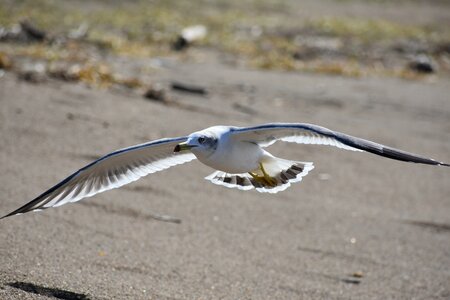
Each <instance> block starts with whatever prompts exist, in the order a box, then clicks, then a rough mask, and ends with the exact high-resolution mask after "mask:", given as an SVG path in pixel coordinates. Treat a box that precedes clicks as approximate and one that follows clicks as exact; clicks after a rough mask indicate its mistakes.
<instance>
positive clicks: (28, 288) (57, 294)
mask: <svg viewBox="0 0 450 300" xmlns="http://www.w3.org/2000/svg"><path fill="white" fill-rule="evenodd" d="M8 285H9V286H11V287H14V288H16V289H21V290H22V291H25V292H28V293H33V294H38V295H41V296H47V297H53V298H57V299H64V300H80V299H81V300H87V299H89V297H88V296H87V295H85V294H78V293H74V292H69V291H65V290H61V289H56V288H49V287H44V286H40V285H36V284H33V283H29V282H20V281H16V282H10V283H8Z"/></svg>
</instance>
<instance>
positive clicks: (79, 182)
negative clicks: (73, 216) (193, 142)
mask: <svg viewBox="0 0 450 300" xmlns="http://www.w3.org/2000/svg"><path fill="white" fill-rule="evenodd" d="M186 140H187V137H179V138H171V139H161V140H156V141H152V142H149V143H145V144H140V145H136V146H132V147H128V148H124V149H121V150H117V151H115V152H112V153H110V154H107V155H105V156H103V157H101V158H99V159H97V160H96V161H94V162H92V163H90V164H89V165H87V166H85V167H83V168H81V169H80V170H78V171H76V172H75V173H73V174H72V175H70V176H69V177H67V178H66V179H64V180H63V181H61V182H60V183H58V184H57V185H55V186H54V187H52V188H50V189H49V190H48V191H46V192H44V193H43V194H41V195H39V196H38V197H36V198H35V199H34V200H32V201H30V202H29V203H27V204H25V205H24V206H22V207H20V208H19V209H17V210H15V211H13V212H11V213H10V214H8V215H6V216H4V217H2V218H6V217H9V216H12V215H16V214H21V213H25V212H29V211H33V210H42V209H46V208H49V207H55V206H60V205H63V204H66V203H69V202H76V201H78V200H81V199H83V198H86V197H90V196H93V195H95V194H97V193H101V192H103V191H107V190H110V189H114V188H118V187H120V186H122V185H125V184H127V183H130V182H133V181H135V180H138V179H139V178H141V177H143V176H146V175H148V174H150V173H155V172H158V171H162V170H164V169H167V168H170V167H172V166H175V165H178V164H182V163H185V162H188V161H191V160H193V159H195V155H194V154H192V153H190V152H187V153H181V154H180V153H174V151H173V149H174V148H175V146H176V145H177V144H178V143H181V142H184V141H186Z"/></svg>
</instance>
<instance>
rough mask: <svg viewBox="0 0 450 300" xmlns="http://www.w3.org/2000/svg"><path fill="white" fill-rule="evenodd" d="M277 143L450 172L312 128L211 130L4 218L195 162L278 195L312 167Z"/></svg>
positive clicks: (160, 143) (107, 164)
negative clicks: (277, 151)
mask: <svg viewBox="0 0 450 300" xmlns="http://www.w3.org/2000/svg"><path fill="white" fill-rule="evenodd" d="M276 141H283V142H292V143H298V144H316V145H330V146H335V147H338V148H341V149H345V150H351V151H365V152H370V153H373V154H377V155H380V156H384V157H387V158H391V159H395V160H400V161H405V162H413V163H419V164H428V165H436V166H446V167H450V164H447V163H443V162H439V161H436V160H434V159H431V158H426V157H423V156H419V155H416V154H412V153H408V152H405V151H402V150H398V149H395V148H391V147H388V146H385V145H381V144H378V143H375V142H371V141H368V140H364V139H361V138H357V137H353V136H350V135H347V134H344V133H341V132H337V131H333V130H330V129H327V128H325V127H321V126H317V125H313V124H306V123H271V124H263V125H259V126H253V127H232V126H213V127H209V128H206V129H204V130H201V131H197V132H194V133H192V134H190V135H188V136H183V137H176V138H165V139H160V140H155V141H151V142H148V143H144V144H140V145H136V146H132V147H128V148H124V149H121V150H117V151H114V152H112V153H109V154H107V155H105V156H103V157H101V158H99V159H97V160H96V161H94V162H92V163H90V164H88V165H87V166H85V167H83V168H81V169H79V170H78V171H76V172H75V173H73V174H72V175H70V176H69V177H67V178H66V179H64V180H62V181H61V182H60V183H58V184H56V185H55V186H53V187H52V188H50V189H49V190H47V191H45V192H44V193H42V194H41V195H39V196H38V197H36V198H35V199H33V200H32V201H30V202H29V203H27V204H25V205H23V206H22V207H20V208H18V209H16V210H15V211H13V212H11V213H9V214H7V215H5V216H3V217H2V218H5V217H9V216H13V215H17V214H22V213H26V212H29V211H39V210H43V209H46V208H49V207H57V206H61V205H63V204H66V203H69V202H76V201H79V200H81V199H83V198H86V197H91V196H93V195H95V194H98V193H101V192H104V191H106V190H110V189H113V188H118V187H120V186H122V185H125V184H127V183H130V182H133V181H135V180H138V179H139V178H141V177H143V176H146V175H148V174H151V173H155V172H158V171H162V170H164V169H168V168H170V167H172V166H175V165H179V164H183V163H186V162H189V161H192V160H194V159H195V158H197V159H198V160H199V161H201V162H202V163H204V164H205V165H207V166H209V167H211V168H213V169H215V170H216V171H215V172H214V173H212V174H211V175H209V176H207V177H205V179H207V180H209V181H211V182H212V183H214V184H218V185H223V186H225V187H229V188H237V189H240V190H251V189H256V190H257V191H258V192H263V193H265V192H267V193H277V192H280V191H283V190H285V189H287V188H288V187H289V186H290V185H291V183H294V182H299V181H301V180H302V177H304V176H306V175H307V174H308V172H309V171H311V170H312V169H313V168H314V167H313V163H311V162H300V161H292V160H286V159H282V158H279V157H275V156H273V155H272V154H270V153H269V152H267V151H266V150H264V148H265V147H268V146H270V145H272V144H273V143H275V142H276Z"/></svg>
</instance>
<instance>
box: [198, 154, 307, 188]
mask: <svg viewBox="0 0 450 300" xmlns="http://www.w3.org/2000/svg"><path fill="white" fill-rule="evenodd" d="M264 166H265V167H266V165H264ZM312 169H314V166H313V164H312V163H310V162H296V161H288V160H284V159H280V158H275V157H274V159H273V160H272V161H271V162H270V163H268V164H267V172H268V174H269V175H270V176H271V177H272V178H273V179H274V180H275V182H276V184H275V185H273V186H271V185H268V184H265V183H261V182H259V181H257V180H255V179H254V178H253V177H252V176H251V175H250V174H248V173H242V174H229V173H225V172H222V171H216V172H214V173H212V174H211V175H209V176H207V177H205V179H207V180H209V181H211V182H212V183H214V184H217V185H222V186H225V187H228V188H237V189H240V190H251V189H256V190H257V191H258V192H261V193H273V194H275V193H278V192H281V191H284V190H285V189H287V188H288V187H289V186H291V183H295V182H299V181H301V180H302V178H303V177H304V176H306V175H307V174H308V173H309V171H311V170H312Z"/></svg>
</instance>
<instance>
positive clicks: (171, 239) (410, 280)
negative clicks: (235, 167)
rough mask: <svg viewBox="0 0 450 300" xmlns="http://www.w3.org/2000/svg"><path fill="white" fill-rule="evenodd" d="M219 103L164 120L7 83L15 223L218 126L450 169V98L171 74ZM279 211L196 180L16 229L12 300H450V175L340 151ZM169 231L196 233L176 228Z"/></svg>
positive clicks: (7, 148)
mask: <svg viewBox="0 0 450 300" xmlns="http://www.w3.org/2000/svg"><path fill="white" fill-rule="evenodd" d="M158 76H159V80H160V81H161V82H162V83H163V84H164V83H165V84H168V83H169V81H171V80H179V81H183V82H187V83H192V84H199V85H202V86H204V87H206V88H207V90H208V92H209V93H208V95H207V96H205V97H204V96H194V95H188V94H182V93H176V92H171V97H172V98H173V99H175V100H176V101H177V103H182V105H172V106H170V105H169V106H168V105H164V104H161V103H157V102H152V101H149V100H145V99H143V98H142V97H139V96H137V95H129V94H126V93H125V92H113V91H105V90H93V89H89V88H86V87H85V86H83V85H80V84H69V83H62V82H58V81H54V82H53V81H50V82H47V83H45V84H37V85H35V84H30V83H26V82H23V81H19V80H18V79H16V77H15V76H13V75H11V74H9V73H7V74H6V75H5V76H3V77H2V78H1V79H0V137H1V143H0V166H1V172H0V183H1V184H0V195H1V201H0V212H1V214H2V215H3V214H6V213H8V212H10V211H11V210H13V209H16V208H17V207H19V206H20V205H22V204H24V203H26V202H27V201H29V200H31V199H32V198H34V197H35V196H36V195H38V194H39V193H41V192H42V191H44V190H45V189H47V188H49V187H50V186H52V185H53V184H55V183H57V182H58V181H59V180H61V179H63V178H64V177H65V176H66V175H68V174H70V173H71V172H73V171H74V170H76V169H78V168H80V167H82V166H83V165H85V164H87V163H89V162H90V161H91V160H93V159H94V158H96V157H98V156H101V155H103V154H105V153H108V152H110V151H112V150H115V149H118V148H122V147H125V146H129V145H133V144H137V143H141V142H145V141H148V140H152V139H156V138H160V137H171V136H180V135H185V134H188V133H190V132H192V131H194V130H198V129H201V128H204V127H207V126H210V125H214V124H224V125H242V126H245V125H254V124H260V123H266V122H274V121H285V122H310V123H315V124H320V125H322V126H326V127H329V128H331V129H334V130H339V131H342V132H345V133H349V134H352V135H355V136H359V137H364V138H367V139H371V140H375V141H377V142H380V143H385V144H388V145H390V146H394V147H398V148H401V149H404V150H408V151H411V152H415V153H420V154H423V155H427V156H429V157H433V158H437V159H439V160H442V161H447V162H449V161H450V142H449V141H450V102H449V96H448V95H450V86H449V85H448V81H447V80H442V79H441V80H439V79H436V80H435V81H433V82H417V81H402V80H399V79H392V78H391V79H376V78H370V79H351V78H350V79H342V78H339V77H330V76H319V75H304V74H292V73H279V72H259V71H247V70H239V69H233V68H230V67H226V66H223V65H218V64H216V63H214V62H209V63H202V64H172V65H170V66H169V67H167V68H166V69H165V70H164V71H162V72H161V73H160V74H159V75H158ZM270 149H271V151H272V153H274V154H275V155H278V156H281V157H285V158H289V159H294V160H300V161H312V162H314V163H315V166H316V168H315V169H314V170H313V171H312V172H311V173H310V175H308V176H307V177H306V178H304V180H303V181H302V182H301V183H298V184H295V185H293V186H292V187H291V188H289V189H288V190H286V191H285V192H282V193H279V194H276V195H267V194H260V193H257V192H255V191H251V192H242V191H238V190H231V189H227V188H224V187H219V186H215V185H213V184H210V183H208V182H207V181H205V180H203V177H204V176H206V175H208V174H210V173H211V172H212V170H211V169H209V168H208V167H206V166H203V165H201V164H200V163H199V162H196V161H195V162H192V163H190V164H186V165H183V166H179V167H176V168H172V169H169V170H167V171H164V172H161V173H157V174H153V175H151V176H148V177H146V178H144V179H141V180H140V181H138V182H135V183H133V184H130V185H128V186H126V187H124V188H121V189H117V190H113V191H109V192H106V193H102V194H99V195H97V196H95V197H93V198H90V199H86V200H84V201H81V202H79V203H76V204H70V205H65V206H63V207H60V208H55V209H49V210H46V211H44V212H40V213H29V214H26V215H21V216H17V217H12V218H7V219H4V220H1V221H0V241H1V242H0V298H1V299H47V297H50V298H52V297H53V298H59V299H448V298H449V297H450V286H449V282H450V197H449V195H450V184H449V183H450V181H449V178H450V169H448V168H444V167H432V166H425V165H417V164H408V163H402V162H397V161H393V160H389V159H384V158H380V157H377V156H374V155H371V154H366V153H353V152H350V151H343V150H338V149H334V148H332V147H324V146H322V147H320V146H307V145H295V144H280V143H279V144H276V145H274V146H272V147H271V148H270ZM155 214H160V215H168V216H172V217H175V218H178V219H180V220H181V223H179V224H177V223H168V222H161V221H157V220H155V219H154V215H155Z"/></svg>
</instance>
